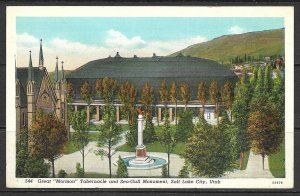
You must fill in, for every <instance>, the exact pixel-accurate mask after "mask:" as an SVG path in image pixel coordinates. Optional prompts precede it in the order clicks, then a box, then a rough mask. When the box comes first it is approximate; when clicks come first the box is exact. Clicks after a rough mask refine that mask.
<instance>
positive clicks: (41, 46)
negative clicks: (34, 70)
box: [39, 39, 44, 70]
mask: <svg viewBox="0 0 300 196" xmlns="http://www.w3.org/2000/svg"><path fill="white" fill-rule="evenodd" d="M40 41H41V43H40V54H39V68H40V69H41V70H42V69H44V55H43V45H42V41H43V40H42V39H41V40H40Z"/></svg>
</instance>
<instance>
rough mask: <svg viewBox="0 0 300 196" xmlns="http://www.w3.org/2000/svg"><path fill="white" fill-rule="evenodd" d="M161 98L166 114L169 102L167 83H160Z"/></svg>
mask: <svg viewBox="0 0 300 196" xmlns="http://www.w3.org/2000/svg"><path fill="white" fill-rule="evenodd" d="M159 97H160V102H161V103H162V104H163V105H164V113H165V112H166V110H167V102H168V100H169V96H168V90H167V85H166V82H165V81H161V82H160V86H159ZM164 117H165V118H166V117H167V116H166V115H164Z"/></svg>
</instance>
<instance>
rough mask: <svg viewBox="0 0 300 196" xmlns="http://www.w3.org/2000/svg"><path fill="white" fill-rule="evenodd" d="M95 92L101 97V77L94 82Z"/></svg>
mask: <svg viewBox="0 0 300 196" xmlns="http://www.w3.org/2000/svg"><path fill="white" fill-rule="evenodd" d="M95 92H96V94H97V95H98V96H99V97H101V96H102V94H103V79H102V78H98V79H97V80H96V82H95Z"/></svg>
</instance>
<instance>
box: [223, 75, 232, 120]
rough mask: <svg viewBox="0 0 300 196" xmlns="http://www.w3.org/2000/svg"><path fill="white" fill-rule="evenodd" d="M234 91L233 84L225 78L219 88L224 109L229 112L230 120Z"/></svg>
mask: <svg viewBox="0 0 300 196" xmlns="http://www.w3.org/2000/svg"><path fill="white" fill-rule="evenodd" d="M233 98H234V93H233V86H232V84H231V83H230V82H229V81H228V80H225V82H224V84H223V88H222V90H221V100H222V101H223V103H224V106H225V109H226V110H228V111H229V112H230V121H232V111H231V110H232V103H233Z"/></svg>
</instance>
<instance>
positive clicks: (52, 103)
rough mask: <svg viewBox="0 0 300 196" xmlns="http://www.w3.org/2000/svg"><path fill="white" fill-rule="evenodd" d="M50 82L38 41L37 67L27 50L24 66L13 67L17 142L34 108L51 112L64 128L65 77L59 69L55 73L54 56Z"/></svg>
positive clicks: (28, 125) (26, 130)
mask: <svg viewBox="0 0 300 196" xmlns="http://www.w3.org/2000/svg"><path fill="white" fill-rule="evenodd" d="M54 74H55V75H54V82H52V81H51V79H50V77H49V74H48V72H47V69H46V68H45V67H44V57H43V49H42V40H41V44H40V53H39V66H38V67H34V66H33V65H32V59H31V51H30V55H29V65H28V67H22V68H16V134H17V142H18V141H20V136H21V133H22V131H24V132H25V133H26V134H27V133H28V130H29V129H30V126H31V125H32V124H33V123H34V121H35V116H36V111H37V110H38V109H41V110H43V111H44V112H45V113H54V114H55V115H56V117H57V118H59V119H61V121H62V122H63V123H64V124H65V125H66V127H67V128H68V127H69V126H68V118H67V102H66V97H65V78H64V70H63V62H62V70H61V74H60V75H59V72H58V58H56V67H55V73H54Z"/></svg>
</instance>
